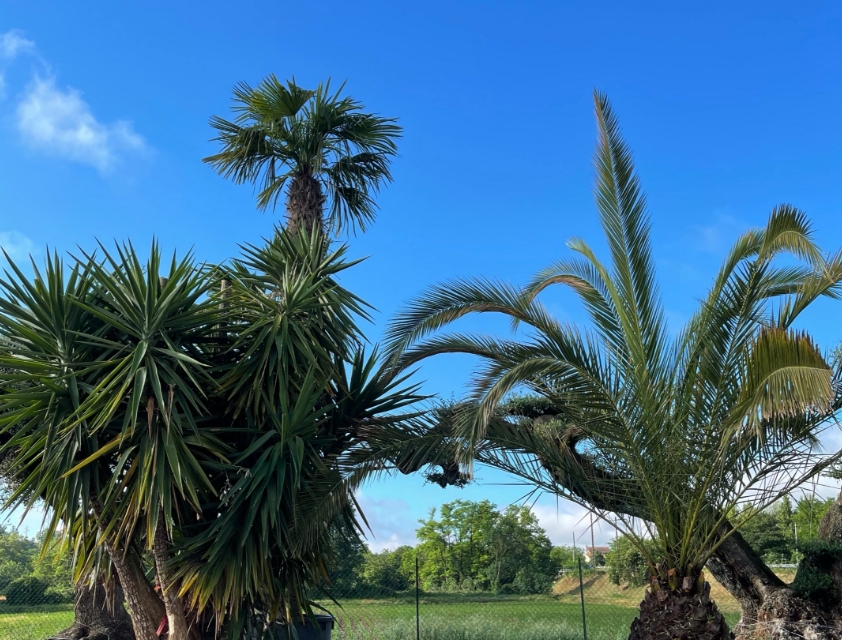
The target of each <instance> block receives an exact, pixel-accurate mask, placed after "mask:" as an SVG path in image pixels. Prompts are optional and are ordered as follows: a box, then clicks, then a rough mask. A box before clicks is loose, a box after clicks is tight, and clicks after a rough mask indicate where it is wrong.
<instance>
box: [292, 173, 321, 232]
mask: <svg viewBox="0 0 842 640" xmlns="http://www.w3.org/2000/svg"><path fill="white" fill-rule="evenodd" d="M324 202H325V197H324V194H323V193H322V187H321V185H320V184H319V181H318V180H316V179H315V178H314V177H313V176H311V175H309V174H306V173H302V174H299V175H297V176H295V177H294V178H293V179H292V182H290V185H289V191H288V192H287V228H288V229H289V230H290V231H292V232H296V231H303V232H305V233H307V234H310V233H312V232H313V228H314V227H316V228H318V229H319V230H320V231H322V232H323V231H324Z"/></svg>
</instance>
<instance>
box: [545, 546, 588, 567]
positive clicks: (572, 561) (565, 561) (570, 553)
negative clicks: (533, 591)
mask: <svg viewBox="0 0 842 640" xmlns="http://www.w3.org/2000/svg"><path fill="white" fill-rule="evenodd" d="M580 561H581V562H582V564H584V563H585V554H584V552H583V551H582V550H581V549H580V548H579V547H566V546H560V547H553V548H552V550H551V551H550V562H551V563H552V566H553V567H558V570H559V571H564V572H565V573H566V572H568V571H572V570H574V569H577V568H578V566H579V562H580Z"/></svg>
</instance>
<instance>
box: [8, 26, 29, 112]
mask: <svg viewBox="0 0 842 640" xmlns="http://www.w3.org/2000/svg"><path fill="white" fill-rule="evenodd" d="M34 50H35V43H34V42H32V40H27V39H26V38H24V37H23V35H22V34H21V32H20V31H18V30H17V29H12V30H11V31H7V32H6V33H3V34H0V99H2V98H4V97H5V95H6V76H5V70H6V69H5V67H6V66H7V65H8V64H9V63H10V62H11V61H12V60H14V59H15V58H16V57H17V56H18V54H20V53H30V52H32V51H34Z"/></svg>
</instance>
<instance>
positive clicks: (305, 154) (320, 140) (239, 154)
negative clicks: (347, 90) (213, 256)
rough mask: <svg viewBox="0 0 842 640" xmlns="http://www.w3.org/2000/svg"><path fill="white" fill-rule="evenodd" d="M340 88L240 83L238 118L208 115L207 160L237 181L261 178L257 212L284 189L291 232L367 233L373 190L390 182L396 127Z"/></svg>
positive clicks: (273, 79) (272, 79)
mask: <svg viewBox="0 0 842 640" xmlns="http://www.w3.org/2000/svg"><path fill="white" fill-rule="evenodd" d="M343 89H344V84H343V85H342V86H340V87H339V89H338V90H337V91H335V92H333V91H332V90H331V88H330V81H328V82H326V83H324V84H319V85H318V87H316V89H315V90H310V89H305V88H303V87H300V86H299V85H298V84H296V82H295V80H294V79H293V80H289V81H287V82H286V84H284V83H283V82H281V81H280V80H278V78H276V77H275V76H274V75H271V76H269V77H267V78H266V79H264V80H263V81H262V82H261V83H260V84H259V85H258V86H257V87H256V88H252V87H250V86H249V85H247V84H245V83H241V84H239V85H237V86H236V87H234V107H233V110H234V112H235V113H236V114H237V116H236V118H235V119H234V121H233V122H232V121H229V120H225V119H224V118H220V117H218V116H214V117H213V118H211V126H212V127H213V128H214V129H216V130H217V132H218V133H219V135H218V137H217V138H215V141H218V142H220V143H221V145H222V150H221V151H220V152H219V153H216V154H214V155H211V156H208V157H207V158H205V162H206V163H208V164H210V165H211V166H212V167H214V168H215V169H216V170H217V171H218V172H219V173H220V174H221V175H222V176H224V177H226V178H231V179H233V180H234V181H235V182H237V183H240V184H242V183H259V184H260V187H259V188H260V191H259V193H258V196H257V205H258V207H259V208H260V209H266V208H267V207H269V206H272V207H274V206H275V205H276V204H277V201H278V199H279V198H280V197H281V196H282V195H283V194H284V189H285V188H286V210H287V226H288V228H289V229H290V230H295V229H303V230H304V231H305V232H306V233H308V234H309V233H310V231H311V230H312V229H313V228H316V229H319V230H322V229H324V228H325V227H327V228H329V229H331V230H333V231H336V232H341V231H343V230H346V229H347V230H352V231H353V230H354V229H357V228H359V229H362V230H365V228H366V226H367V225H368V224H370V223H371V222H373V220H374V215H375V211H376V207H375V202H374V198H373V194H374V193H375V192H377V191H378V190H379V189H380V187H381V186H382V185H383V184H384V183H388V182H390V181H391V180H392V175H391V172H390V169H389V166H390V164H391V159H392V157H393V156H394V155H395V154H396V153H397V146H396V141H397V139H398V138H400V136H401V128H400V126H398V125H397V124H396V121H395V119H394V118H383V117H381V116H378V115H374V114H370V113H365V112H363V110H362V109H363V105H362V104H360V103H359V102H357V101H356V100H354V99H353V98H351V97H349V96H344V97H343V96H342V95H341V94H342V90H343ZM325 207H326V208H327V210H325Z"/></svg>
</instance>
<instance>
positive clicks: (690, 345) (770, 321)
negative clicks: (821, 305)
mask: <svg viewBox="0 0 842 640" xmlns="http://www.w3.org/2000/svg"><path fill="white" fill-rule="evenodd" d="M595 105H596V117H597V124H598V132H599V137H598V144H597V150H596V158H595V167H596V203H597V209H598V212H599V218H600V222H601V224H602V228H603V230H604V232H605V237H606V241H607V245H608V248H609V252H610V262H609V263H607V264H606V263H604V262H603V261H601V260H600V259H599V258H598V257H597V256H596V254H595V252H594V251H593V250H592V249H591V248H590V247H589V246H588V245H587V244H586V243H585V242H584V241H583V240H581V239H574V240H571V241H570V242H569V243H568V246H569V247H570V248H571V249H572V250H573V251H575V252H576V253H578V254H579V257H578V258H573V259H568V260H564V261H561V262H558V263H557V264H555V265H553V266H551V267H550V268H548V269H546V270H544V271H542V272H541V273H539V274H538V275H537V276H536V277H535V278H534V280H533V281H532V282H530V283H529V284H528V285H527V286H525V287H513V286H508V285H505V284H500V283H498V282H493V281H489V280H484V279H474V280H459V281H456V282H452V283H448V284H446V285H442V286H437V287H433V288H431V289H429V290H427V291H425V292H424V293H423V294H421V295H420V296H419V297H418V298H417V299H415V300H414V301H412V302H411V303H410V305H409V307H408V309H406V310H405V311H403V312H402V313H401V314H399V316H398V317H397V319H396V320H395V321H394V322H393V324H392V325H391V328H390V331H389V339H390V342H389V352H390V353H391V354H392V356H393V357H394V358H395V362H396V366H397V368H399V369H403V368H405V367H409V366H412V365H415V364H416V363H418V362H419V361H421V360H423V359H425V358H429V357H432V356H434V355H437V354H442V353H469V354H473V355H476V356H478V357H480V358H481V359H482V361H483V363H484V365H483V367H482V369H481V370H480V371H479V373H478V374H477V375H476V376H475V377H474V378H473V389H474V390H473V393H472V396H471V397H470V398H469V399H468V400H466V401H465V402H464V403H462V404H461V405H459V406H457V407H456V408H455V409H453V410H450V411H446V412H443V413H441V412H440V415H439V421H438V424H437V425H436V426H435V428H433V429H431V430H429V431H428V433H426V434H425V433H418V434H416V436H417V439H416V440H415V441H414V443H412V444H411V446H412V448H413V451H414V454H413V455H414V456H415V459H416V461H422V460H426V461H430V460H431V459H433V457H435V456H439V457H441V456H445V457H446V456H447V455H451V456H454V455H456V456H458V458H459V459H461V460H462V461H463V462H464V461H469V460H475V461H478V462H481V463H485V464H489V465H492V466H495V467H497V468H500V469H504V470H506V471H509V472H511V473H514V474H517V475H519V476H520V477H522V478H525V479H527V480H529V481H531V482H533V483H535V486H536V487H537V488H539V489H543V490H546V491H550V492H553V493H555V494H556V495H560V496H563V497H566V498H570V499H572V500H574V501H576V502H578V503H580V504H583V505H585V506H587V507H588V508H590V509H592V510H594V511H595V512H596V513H597V514H599V515H602V516H603V517H605V518H606V519H609V520H610V521H611V523H612V524H614V521H615V520H614V519H615V517H616V518H617V523H618V524H619V526H620V527H621V529H623V530H624V532H625V533H626V534H627V535H628V536H629V537H630V539H631V540H632V541H634V542H635V543H636V545H637V547H638V549H639V550H640V552H641V554H643V555H644V557H646V558H647V561H648V564H649V570H650V575H651V579H650V588H649V589H648V591H647V594H646V597H645V599H644V601H643V603H642V604H641V609H640V614H639V617H638V618H637V619H636V620H635V621H634V623H633V625H632V630H631V636H630V637H631V638H633V639H637V638H652V637H669V638H701V637H707V638H726V637H729V635H730V632H729V630H728V627H727V625H726V623H725V620H724V619H723V617H722V615H721V614H720V613H719V612H718V610H717V609H716V606H715V603H713V602H712V601H711V599H710V592H709V586H708V584H707V582H706V580H705V578H704V573H703V567H704V566H705V563H706V562H707V560H708V559H709V558H711V556H712V554H714V553H715V552H716V550H717V549H718V548H719V546H720V545H722V544H723V543H724V541H726V540H727V539H728V536H730V535H732V534H733V532H734V531H735V530H737V529H739V527H740V526H741V524H742V522H741V520H740V517H739V516H737V517H736V518H733V519H731V520H730V521H729V514H733V513H736V512H737V511H738V510H737V509H736V507H738V506H740V505H742V504H752V505H754V506H756V507H758V508H761V509H762V508H763V507H765V506H767V505H769V504H771V502H773V501H774V500H775V499H777V498H778V497H779V496H780V495H782V494H783V493H785V492H787V491H788V490H790V489H792V488H793V487H794V486H797V485H798V484H799V483H801V482H803V481H804V480H805V479H806V478H808V477H811V476H813V475H815V474H816V473H818V472H820V471H821V470H822V469H823V468H824V467H825V466H827V465H828V464H830V463H831V462H832V461H833V456H821V455H819V454H818V453H817V452H816V446H817V440H816V437H817V433H818V432H819V431H820V430H821V428H822V425H824V424H826V422H827V419H828V418H829V417H830V416H831V415H832V414H833V412H834V411H835V410H836V409H837V408H839V407H840V404H842V403H840V399H839V396H840V393H839V381H838V379H837V377H836V376H835V374H834V370H833V368H832V367H831V366H830V365H829V364H828V363H827V362H826V361H825V359H824V357H823V356H822V354H821V353H820V351H819V349H818V348H817V347H816V345H815V344H814V342H813V340H812V339H811V338H810V336H809V335H808V334H807V333H805V332H803V331H800V330H796V329H794V328H793V323H794V321H795V320H796V319H797V318H798V316H799V314H800V313H801V312H802V311H803V310H804V309H805V308H807V307H808V305H810V304H811V303H812V302H813V301H814V300H816V299H817V298H819V297H821V296H831V297H834V298H835V297H838V295H839V291H840V289H839V286H840V285H839V283H840V281H841V280H842V257H840V255H836V256H833V257H831V258H826V257H825V256H824V255H823V254H822V252H821V251H820V250H819V248H818V247H817V245H816V244H815V241H814V238H813V234H812V231H811V229H810V225H809V223H808V221H807V219H806V217H805V216H804V214H803V213H802V212H800V211H798V210H796V209H794V208H793V207H790V206H788V205H784V206H780V207H777V208H776V209H774V210H773V212H772V214H771V215H770V217H769V220H768V223H767V224H766V226H765V227H764V228H761V229H755V230H751V231H749V232H747V233H745V234H743V235H742V236H741V237H740V238H739V239H738V241H737V242H736V244H735V245H734V247H733V248H732V250H731V252H730V253H729V255H728V257H727V258H726V260H725V263H724V264H723V266H722V268H721V270H720V272H719V274H718V275H717V277H716V279H715V280H714V284H713V287H712V288H711V290H710V291H709V293H708V294H707V297H706V298H705V299H704V300H703V301H702V303H701V305H700V307H699V309H698V311H697V312H696V313H695V315H694V316H693V317H692V318H691V319H690V321H689V322H688V323H687V325H686V326H685V327H684V328H683V330H682V331H681V332H680V333H679V334H678V335H677V336H673V334H671V333H670V331H669V329H668V328H667V325H666V321H665V319H664V310H663V305H662V303H661V300H660V296H659V292H658V287H657V284H656V278H655V269H654V263H653V259H652V251H651V244H650V236H649V218H648V214H647V212H646V206H645V198H644V196H643V194H642V192H641V190H640V187H639V184H638V179H637V177H636V175H635V172H634V168H633V164H632V157H631V153H630V151H629V150H628V148H627V147H626V145H625V144H624V142H623V141H622V139H621V135H620V130H619V126H618V123H617V120H616V117H615V116H614V114H613V112H612V109H611V107H610V105H609V102H608V100H607V98H606V97H605V96H604V95H602V94H599V93H597V94H595ZM781 255H785V256H789V257H790V258H794V259H795V260H796V261H797V264H795V265H793V264H784V265H781V264H779V262H780V261H776V260H775V258H776V257H778V256H781ZM555 284H563V285H566V286H568V287H570V288H571V289H572V290H573V291H574V292H575V293H576V294H577V295H578V296H579V298H580V299H581V300H582V302H583V304H584V307H585V309H586V311H587V312H588V315H589V317H590V320H591V325H590V326H589V327H587V328H580V327H577V326H574V325H570V324H564V323H561V322H558V321H557V320H555V319H554V318H553V317H552V316H551V315H550V314H549V313H548V312H547V310H546V309H545V308H544V307H543V306H542V305H541V304H540V302H539V300H538V296H539V294H540V293H541V292H542V291H544V289H546V288H547V287H549V286H551V285H555ZM475 313H499V314H502V315H504V316H507V317H508V318H510V319H511V321H512V323H513V326H514V327H521V328H523V329H525V330H526V334H527V335H526V337H525V338H523V339H521V340H517V339H502V338H495V337H490V336H482V335H470V334H459V333H456V334H439V333H437V332H439V331H440V330H441V329H442V328H444V327H445V326H447V325H449V324H451V323H452V322H454V321H456V320H458V319H460V318H463V317H465V316H467V315H471V314H475ZM519 390H521V391H522V390H526V391H527V392H528V393H529V394H531V395H528V396H526V397H521V398H517V397H513V396H512V394H513V393H514V392H516V391H519ZM392 435H393V438H394V440H395V444H394V448H395V450H400V447H401V441H402V440H404V438H403V437H401V436H400V434H396V433H393V434H392ZM405 445H406V443H405V442H404V446H405ZM425 451H426V452H429V455H428V454H427V453H425ZM448 451H449V453H448ZM425 456H426V457H425ZM740 513H749V511H742V512H740Z"/></svg>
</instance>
